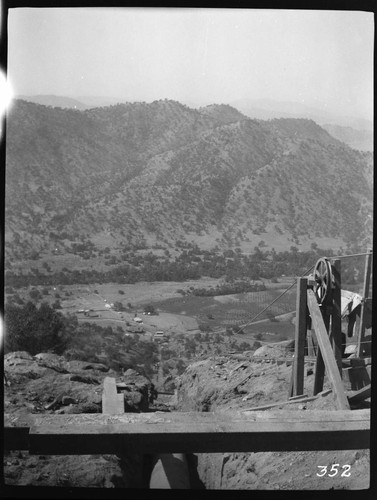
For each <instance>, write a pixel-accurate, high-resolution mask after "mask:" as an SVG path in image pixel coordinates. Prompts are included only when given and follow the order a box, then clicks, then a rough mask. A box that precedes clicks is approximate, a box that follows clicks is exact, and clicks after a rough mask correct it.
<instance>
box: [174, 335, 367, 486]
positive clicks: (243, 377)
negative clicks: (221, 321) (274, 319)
mask: <svg viewBox="0 0 377 500" xmlns="http://www.w3.org/2000/svg"><path fill="white" fill-rule="evenodd" d="M291 356H292V351H291V348H290V345H289V343H281V344H275V345H274V346H263V347H262V348H260V349H259V350H257V351H255V353H254V354H252V353H249V354H248V353H247V352H246V353H244V354H243V356H242V355H237V356H227V357H220V356H219V357H216V358H212V359H207V360H202V361H198V362H196V363H194V364H192V365H190V366H189V367H188V368H187V370H186V371H185V372H184V373H183V375H181V377H180V379H179V381H178V385H177V394H176V402H175V404H176V409H178V410H182V411H216V410H218V411H222V410H235V411H236V410H238V411H242V410H247V409H256V408H260V409H261V410H264V411H266V412H268V411H269V410H271V411H272V410H273V411H279V410H285V411H293V412H305V411H306V410H333V411H336V406H335V402H334V397H333V394H332V392H331V390H329V388H330V386H329V385H328V383H327V381H326V379H325V385H324V391H323V396H320V397H319V398H318V399H316V400H312V401H305V402H300V401H298V402H296V403H292V402H290V403H289V404H285V403H286V402H287V400H288V387H289V384H290V378H291V373H292V357H291ZM275 358H279V359H280V361H278V362H277V361H276V359H275ZM305 367H306V369H305V379H304V382H305V386H304V393H305V394H309V395H311V394H312V390H313V383H314V379H313V377H314V374H313V367H314V364H312V365H310V364H306V365H305ZM197 459H198V474H199V477H200V479H201V480H202V482H203V483H204V485H205V487H206V488H207V489H221V490H223V489H224V490H330V489H336V490H337V489H340V490H349V489H365V488H368V487H369V451H368V450H358V451H355V450H352V451H347V450H342V451H307V452H305V451H301V452H258V453H224V454H221V453H216V454H198V455H197ZM333 463H338V464H341V465H343V464H348V465H350V466H351V471H352V472H351V476H350V477H348V478H344V477H340V475H337V477H333V478H330V477H323V478H322V477H321V478H319V477H317V476H316V474H317V472H318V471H319V470H320V469H319V468H318V467H317V466H319V465H327V466H328V467H330V466H331V464H333Z"/></svg>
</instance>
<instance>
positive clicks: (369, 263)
mask: <svg viewBox="0 0 377 500" xmlns="http://www.w3.org/2000/svg"><path fill="white" fill-rule="evenodd" d="M371 268H372V250H368V253H367V256H366V258H365V271H364V288H363V302H362V303H361V313H360V329H359V336H358V343H357V355H358V356H359V357H360V356H361V355H362V350H363V347H362V346H363V344H362V342H363V340H364V335H365V312H366V306H367V304H366V302H365V299H367V298H368V296H369V285H370V275H371Z"/></svg>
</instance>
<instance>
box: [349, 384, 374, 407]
mask: <svg viewBox="0 0 377 500" xmlns="http://www.w3.org/2000/svg"><path fill="white" fill-rule="evenodd" d="M370 396H371V384H369V385H366V386H365V387H363V388H362V389H359V390H358V391H353V392H349V393H347V397H348V401H349V403H350V404H356V403H360V402H361V401H364V400H365V399H368V398H370Z"/></svg>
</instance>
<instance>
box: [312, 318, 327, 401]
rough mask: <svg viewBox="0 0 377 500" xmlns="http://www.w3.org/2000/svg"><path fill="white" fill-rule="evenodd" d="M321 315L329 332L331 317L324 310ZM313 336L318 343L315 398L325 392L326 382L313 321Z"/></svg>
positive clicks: (323, 364)
mask: <svg viewBox="0 0 377 500" xmlns="http://www.w3.org/2000/svg"><path fill="white" fill-rule="evenodd" d="M321 314H322V318H323V322H324V325H325V328H326V331H327V332H328V330H329V326H330V316H329V314H328V313H327V311H323V310H322V311H321ZM312 335H313V336H314V338H315V339H316V342H317V359H316V363H315V370H314V389H313V394H314V396H315V395H316V394H318V393H320V392H321V391H322V390H323V383H324V381H325V363H324V361H323V357H322V353H321V349H320V348H319V346H318V340H317V337H316V334H315V330H314V327H313V321H312Z"/></svg>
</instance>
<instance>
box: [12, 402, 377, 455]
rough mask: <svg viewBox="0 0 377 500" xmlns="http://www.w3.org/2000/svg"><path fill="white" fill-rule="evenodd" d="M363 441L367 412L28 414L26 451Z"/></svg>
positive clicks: (320, 446)
mask: <svg viewBox="0 0 377 500" xmlns="http://www.w3.org/2000/svg"><path fill="white" fill-rule="evenodd" d="M369 440H370V411H369V410H356V411H352V412H351V411H342V410H339V411H305V412H297V411H277V412H258V411H257V412H252V413H241V412H218V413H212V412H208V413H207V412H203V413H199V412H190V413H180V412H175V413H144V414H143V413H140V414H122V415H104V414H81V415H33V416H31V427H30V434H29V446H30V448H29V449H30V452H31V453H32V454H52V455H71V454H72V455H79V454H84V455H85V454H122V453H125V452H127V453H135V452H138V453H217V452H219V453H220V452H237V451H238V452H250V451H254V452H258V451H304V450H308V451H309V450H340V449H362V448H369V446H370V442H369ZM8 443H9V440H8ZM10 449H15V448H14V447H13V448H12V447H11V448H10Z"/></svg>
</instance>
